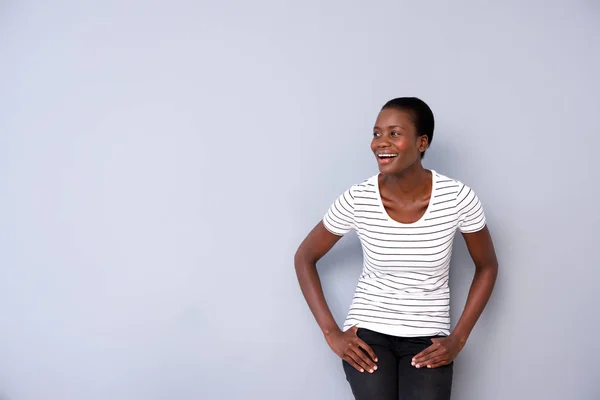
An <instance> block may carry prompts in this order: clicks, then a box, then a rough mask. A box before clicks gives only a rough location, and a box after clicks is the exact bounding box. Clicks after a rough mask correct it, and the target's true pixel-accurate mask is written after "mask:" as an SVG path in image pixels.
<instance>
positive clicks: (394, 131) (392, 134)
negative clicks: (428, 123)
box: [371, 108, 427, 174]
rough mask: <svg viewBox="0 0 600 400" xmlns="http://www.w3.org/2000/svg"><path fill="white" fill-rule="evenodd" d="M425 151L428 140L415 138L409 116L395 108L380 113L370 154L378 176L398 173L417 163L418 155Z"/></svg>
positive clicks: (419, 137) (411, 120)
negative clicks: (371, 153) (373, 156)
mask: <svg viewBox="0 0 600 400" xmlns="http://www.w3.org/2000/svg"><path fill="white" fill-rule="evenodd" d="M426 149H427V136H426V135H423V136H417V130H416V127H415V124H414V123H413V119H412V116H411V115H410V113H409V112H407V111H402V110H398V109H394V108H386V109H383V110H381V112H380V113H379V115H378V116H377V121H376V122H375V127H374V128H373V140H372V141H371V150H373V153H374V154H375V158H376V159H377V164H378V166H379V171H380V172H381V173H384V174H397V173H401V172H403V171H404V170H406V169H407V168H409V167H411V166H412V165H413V164H414V163H416V162H419V163H420V162H421V152H423V151H425V150H426Z"/></svg>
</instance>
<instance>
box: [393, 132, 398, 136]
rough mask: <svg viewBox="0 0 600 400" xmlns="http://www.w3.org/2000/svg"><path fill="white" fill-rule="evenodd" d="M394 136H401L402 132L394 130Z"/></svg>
mask: <svg viewBox="0 0 600 400" xmlns="http://www.w3.org/2000/svg"><path fill="white" fill-rule="evenodd" d="M392 136H400V132H392Z"/></svg>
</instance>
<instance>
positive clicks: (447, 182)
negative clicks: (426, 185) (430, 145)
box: [431, 169, 470, 190]
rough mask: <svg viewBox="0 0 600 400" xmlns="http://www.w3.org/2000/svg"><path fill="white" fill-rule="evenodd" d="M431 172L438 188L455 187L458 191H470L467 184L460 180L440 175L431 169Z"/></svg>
mask: <svg viewBox="0 0 600 400" xmlns="http://www.w3.org/2000/svg"><path fill="white" fill-rule="evenodd" d="M431 172H432V173H433V174H434V176H435V181H436V184H437V186H438V187H456V188H458V190H461V189H465V188H466V189H470V188H469V186H468V185H467V184H465V183H464V182H463V181H462V180H461V179H458V178H455V177H453V176H450V175H446V174H443V173H440V172H438V171H435V170H433V169H432V170H431Z"/></svg>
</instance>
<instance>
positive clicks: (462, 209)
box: [294, 97, 498, 400]
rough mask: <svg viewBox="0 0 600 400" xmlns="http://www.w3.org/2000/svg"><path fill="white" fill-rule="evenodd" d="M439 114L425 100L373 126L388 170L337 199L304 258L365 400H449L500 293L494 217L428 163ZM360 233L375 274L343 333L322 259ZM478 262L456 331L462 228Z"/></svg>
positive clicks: (395, 104) (404, 102) (307, 293)
mask: <svg viewBox="0 0 600 400" xmlns="http://www.w3.org/2000/svg"><path fill="white" fill-rule="evenodd" d="M433 129H434V117H433V113H432V112H431V109H430V108H429V107H428V106H427V104H425V103H424V102H423V101H422V100H420V99H417V98H413V97H403V98H397V99H393V100H390V101H389V102H388V103H386V104H385V105H384V106H383V108H382V110H381V112H380V113H379V115H378V117H377V121H376V123H375V127H374V129H373V141H372V143H371V150H372V151H373V154H374V156H375V158H376V160H377V163H378V166H379V173H378V174H377V175H375V176H372V177H370V178H369V179H366V180H365V181H363V182H362V183H358V184H355V185H352V186H351V187H350V188H349V189H348V190H346V191H345V192H344V193H343V194H341V195H340V196H339V197H338V198H337V199H336V200H335V201H334V202H333V204H332V205H331V206H330V208H329V210H328V211H327V213H326V214H325V216H324V218H323V219H322V220H321V221H320V222H319V223H318V224H317V225H316V226H315V227H314V228H313V229H312V231H311V232H310V233H309V234H308V236H307V237H306V238H305V239H304V241H303V242H302V244H301V245H300V247H299V248H298V250H297V252H296V255H295V260H294V261H295V268H296V274H297V276H298V281H299V283H300V287H301V290H302V293H303V295H304V297H305V299H306V301H307V303H308V306H309V307H310V310H311V311H312V313H313V315H314V317H315V319H316V321H317V323H318V324H319V327H320V328H321V330H322V331H323V334H324V336H325V339H326V341H327V343H328V344H329V346H330V347H331V349H332V350H333V351H334V352H335V353H336V354H337V355H338V356H339V357H340V358H341V359H342V360H343V361H342V362H343V367H344V371H345V373H346V378H347V380H348V382H349V384H350V387H351V389H352V393H353V394H354V397H355V398H356V399H357V400H368V399H373V400H375V399H377V400H388V399H390V400H391V399H394V400H398V399H401V400H402V399H406V400H409V399H410V400H417V399H419V400H448V399H450V393H451V388H452V369H453V363H454V359H455V357H456V356H457V355H458V353H459V352H460V351H461V349H462V348H463V347H464V345H465V343H466V341H467V338H468V337H469V334H470V333H471V331H472V329H473V327H474V325H475V322H476V321H477V320H478V318H479V316H480V314H481V313H482V311H483V309H484V307H485V306H486V304H487V302H488V299H489V297H490V295H491V293H492V289H493V287H494V283H495V280H496V275H497V271H498V264H497V261H496V255H495V251H494V246H493V244H492V239H491V237H490V233H489V231H488V229H487V226H486V219H485V214H484V211H483V208H482V205H481V203H480V201H479V199H478V197H477V195H476V194H475V193H474V192H473V190H471V188H469V187H468V186H467V185H465V184H464V183H462V182H460V181H457V180H455V179H452V178H449V177H447V176H444V175H442V174H440V173H438V172H436V171H433V170H427V169H425V168H423V165H422V163H421V160H422V158H423V156H424V154H425V151H426V149H427V148H428V147H429V144H430V143H431V140H432V138H433ZM351 230H355V231H356V232H357V234H358V237H359V239H360V241H361V245H362V248H363V271H362V274H361V275H360V278H359V280H358V284H357V287H356V291H355V294H354V299H353V301H352V305H351V307H350V311H349V312H348V315H347V318H346V321H345V323H344V326H343V328H342V329H340V328H339V327H338V326H337V324H336V322H335V320H334V319H333V317H332V315H331V312H330V310H329V307H328V306H327V304H326V302H325V298H324V296H323V290H322V288H321V283H320V280H319V277H318V274H317V269H316V263H317V262H318V261H319V259H321V258H322V257H323V256H324V255H325V254H326V253H327V252H328V251H329V250H330V249H331V248H332V247H333V246H334V245H335V243H336V242H337V241H338V240H339V239H340V238H341V237H342V236H343V235H344V234H346V233H348V232H350V231H351ZM457 230H458V231H460V232H461V234H462V236H463V237H464V239H465V242H466V244H467V247H468V249H469V253H470V255H471V257H472V258H473V262H474V264H475V268H476V269H475V276H474V279H473V282H472V284H471V289H470V291H469V294H468V298H467V302H466V306H465V309H464V311H463V313H462V315H461V317H460V319H459V321H458V322H457V324H456V326H455V328H454V330H453V331H452V332H450V312H449V304H450V290H449V286H448V273H449V271H448V269H449V264H450V258H451V255H452V245H453V240H454V237H455V233H456V231H457Z"/></svg>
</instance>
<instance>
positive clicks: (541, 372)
mask: <svg viewBox="0 0 600 400" xmlns="http://www.w3.org/2000/svg"><path fill="white" fill-rule="evenodd" d="M0 57H1V62H0V85H1V86H0V107H1V115H0V179H1V182H0V183H1V184H0V206H1V207H0V266H1V273H0V324H1V325H0V389H1V390H2V391H3V392H5V394H6V396H7V398H11V399H13V400H38V399H62V400H71V399H73V400H83V399H85V400H96V399H98V400H100V399H102V400H105V399H111V400H121V399H123V400H131V399H144V400H147V399H161V400H162V399H182V400H186V399H208V400H212V399H286V400H287V399H290V400H291V399H313V400H317V399H324V400H334V399H335V400H337V399H349V398H350V391H349V388H348V386H347V384H346V382H345V378H344V376H343V372H342V369H341V364H340V361H339V359H337V358H336V356H335V355H334V354H333V353H332V352H331V351H330V350H329V348H328V347H327V345H326V343H325V341H324V340H323V339H322V336H321V333H320V331H319V330H318V328H317V325H316V323H315V322H314V321H313V318H312V315H311V314H310V313H309V311H308V307H307V306H306V305H305V303H304V300H303V298H302V297H301V294H300V291H299V289H298V285H297V282H296V277H295V274H294V269H293V264H292V259H293V254H294V251H295V250H296V247H297V245H298V244H299V242H300V241H301V240H302V238H303V237H304V236H305V234H306V233H307V232H308V231H309V229H310V228H311V227H312V226H313V225H314V224H315V223H316V222H317V221H318V220H319V219H320V218H321V217H322V215H323V214H324V213H325V211H326V209H327V207H328V206H329V204H330V203H331V202H332V201H333V200H334V199H335V197H336V196H338V195H339V194H340V193H341V192H342V191H343V190H345V189H346V188H347V187H348V186H349V185H351V184H352V183H355V182H359V181H362V180H363V179H364V178H366V177H368V176H370V175H371V174H374V173H375V172H376V164H375V161H374V160H373V157H372V155H371V154H370V152H369V141H370V136H371V128H372V125H373V122H374V120H375V117H376V114H377V111H378V109H379V108H380V107H381V105H382V104H383V103H384V102H385V101H387V100H389V99H390V98H392V97H396V96H407V95H415V96H419V97H421V98H423V99H424V100H425V101H427V102H428V103H429V104H430V105H431V107H432V108H433V110H434V112H435V114H436V117H437V129H436V132H435V137H434V140H433V146H432V148H431V150H430V151H429V153H428V155H427V157H426V158H425V164H426V166H427V167H429V168H434V169H436V170H438V171H439V172H441V173H444V174H446V175H450V176H452V177H454V178H457V179H460V180H462V181H464V182H465V183H467V184H469V185H470V186H472V187H473V188H474V189H475V190H476V191H477V192H478V194H479V195H480V198H481V200H482V201H483V203H484V205H485V207H486V211H487V215H488V219H489V226H490V229H491V231H492V233H493V235H494V240H495V243H496V246H497V251H498V257H499V260H500V264H501V272H500V275H499V280H498V284H497V288H496V291H495V293H494V297H493V300H492V302H491V303H490V305H489V307H488V308H487V310H486V312H485V314H484V316H483V317H482V319H481V321H480V323H479V324H478V325H477V327H476V329H475V331H474V333H473V335H472V337H471V338H470V340H469V342H468V345H467V347H466V348H465V349H464V351H463V352H462V353H461V355H460V357H459V359H458V361H457V365H456V380H455V385H454V391H455V396H454V398H456V399H460V400H481V399H485V400H496V399H497V400H506V399H548V400H550V399H557V400H558V399H567V398H568V399H578V400H579V399H582V400H592V399H598V398H600V389H599V386H600V384H599V383H598V377H599V376H600V375H599V372H598V365H597V364H598V355H599V352H600V345H599V343H600V341H599V339H598V336H597V333H598V330H599V329H600V317H599V313H598V309H597V307H598V288H599V285H598V279H599V278H600V272H599V270H598V268H600V262H599V261H600V259H599V256H598V254H599V253H598V234H597V226H598V223H599V222H600V220H599V212H598V209H597V205H598V201H597V198H598V197H597V196H598V195H597V193H598V185H599V184H600V173H599V167H600V162H599V161H598V156H597V154H596V153H597V151H598V145H599V144H600V140H599V139H598V135H599V134H600V123H599V121H598V111H599V110H600V100H599V93H600V80H599V79H598V71H600V5H599V3H598V2H597V1H593V0H587V1H583V0H582V1H577V0H576V1H567V0H564V1H517V0H510V1H503V2H495V4H494V5H484V2H476V1H472V2H458V3H457V2H445V1H428V2H408V1H405V2H399V1H391V0H387V1H371V2H357V1H350V2H349V1H341V0H335V1H324V2H323V1H318V0H310V1H302V2H298V1H295V2H289V1H276V0H272V1H262V0H258V1H252V2H250V1H242V0H234V1H212V2H204V1H200V2H197V1H141V0H119V1H104V2H84V1H75V0H70V1H67V0H65V1H54V2H44V1H37V2H35V1H10V0H4V1H0ZM360 263H361V253H360V249H359V244H358V241H357V239H356V237H355V236H353V235H350V236H349V237H348V238H345V239H344V240H342V241H341V242H340V243H339V245H338V246H336V247H335V250H334V251H333V252H332V253H331V254H330V255H328V256H327V257H326V258H325V259H324V260H323V262H322V264H321V266H320V270H321V271H322V276H323V282H324V286H325V288H326V295H327V297H328V300H329V302H330V304H331V307H332V309H333V312H334V313H335V316H336V318H337V319H338V321H339V322H340V323H341V322H342V320H343V318H344V315H345V313H346V310H347V308H348V306H349V303H350V299H351V296H352V291H353V289H354V285H355V282H356V279H357V277H358V274H359V272H360ZM472 273H473V265H472V263H471V262H470V260H469V258H468V255H467V252H466V249H465V246H464V243H463V241H462V239H458V240H457V245H456V252H455V258H454V262H453V266H452V296H453V297H452V306H453V313H452V315H453V319H454V322H456V318H457V317H458V315H459V313H460V312H461V311H462V306H463V304H464V301H465V298H466V294H467V290H468V287H469V284H470V279H471V276H472ZM0 398H1V396H0Z"/></svg>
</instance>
